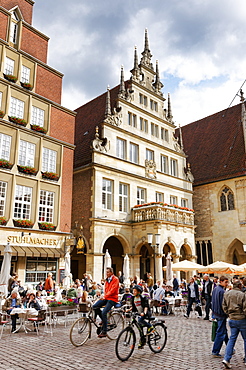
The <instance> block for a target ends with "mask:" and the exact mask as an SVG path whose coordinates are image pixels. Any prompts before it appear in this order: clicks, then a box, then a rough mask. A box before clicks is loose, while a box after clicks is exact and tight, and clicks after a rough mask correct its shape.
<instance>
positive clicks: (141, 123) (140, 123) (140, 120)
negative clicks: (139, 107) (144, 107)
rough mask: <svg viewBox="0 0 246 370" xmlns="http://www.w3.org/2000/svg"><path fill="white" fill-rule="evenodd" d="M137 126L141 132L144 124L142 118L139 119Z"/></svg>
mask: <svg viewBox="0 0 246 370" xmlns="http://www.w3.org/2000/svg"><path fill="white" fill-rule="evenodd" d="M139 126H140V130H141V131H143V130H144V124H143V118H141V117H140V118H139Z"/></svg>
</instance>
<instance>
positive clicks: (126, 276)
mask: <svg viewBox="0 0 246 370" xmlns="http://www.w3.org/2000/svg"><path fill="white" fill-rule="evenodd" d="M123 274H124V284H125V286H126V287H127V288H129V287H130V260H129V257H128V254H126V255H125V257H124V265H123Z"/></svg>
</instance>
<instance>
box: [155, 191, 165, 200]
mask: <svg viewBox="0 0 246 370" xmlns="http://www.w3.org/2000/svg"><path fill="white" fill-rule="evenodd" d="M155 201H156V202H163V201H164V194H163V193H159V192H158V191H156V192H155Z"/></svg>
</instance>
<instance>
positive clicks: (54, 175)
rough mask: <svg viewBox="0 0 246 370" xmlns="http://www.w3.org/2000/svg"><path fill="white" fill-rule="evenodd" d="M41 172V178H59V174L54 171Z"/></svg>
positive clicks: (55, 179)
mask: <svg viewBox="0 0 246 370" xmlns="http://www.w3.org/2000/svg"><path fill="white" fill-rule="evenodd" d="M41 173H42V178H43V179H47V180H53V181H58V180H59V175H58V174H57V173H54V172H48V171H46V172H41Z"/></svg>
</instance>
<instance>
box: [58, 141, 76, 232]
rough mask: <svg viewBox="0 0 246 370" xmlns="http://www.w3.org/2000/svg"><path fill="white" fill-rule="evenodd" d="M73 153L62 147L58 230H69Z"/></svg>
mask: <svg viewBox="0 0 246 370" xmlns="http://www.w3.org/2000/svg"><path fill="white" fill-rule="evenodd" d="M73 154H74V151H73V150H71V149H68V148H64V152H63V166H62V189H61V209H60V230H61V231H64V232H70V229H71V216H72V186H73Z"/></svg>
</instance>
